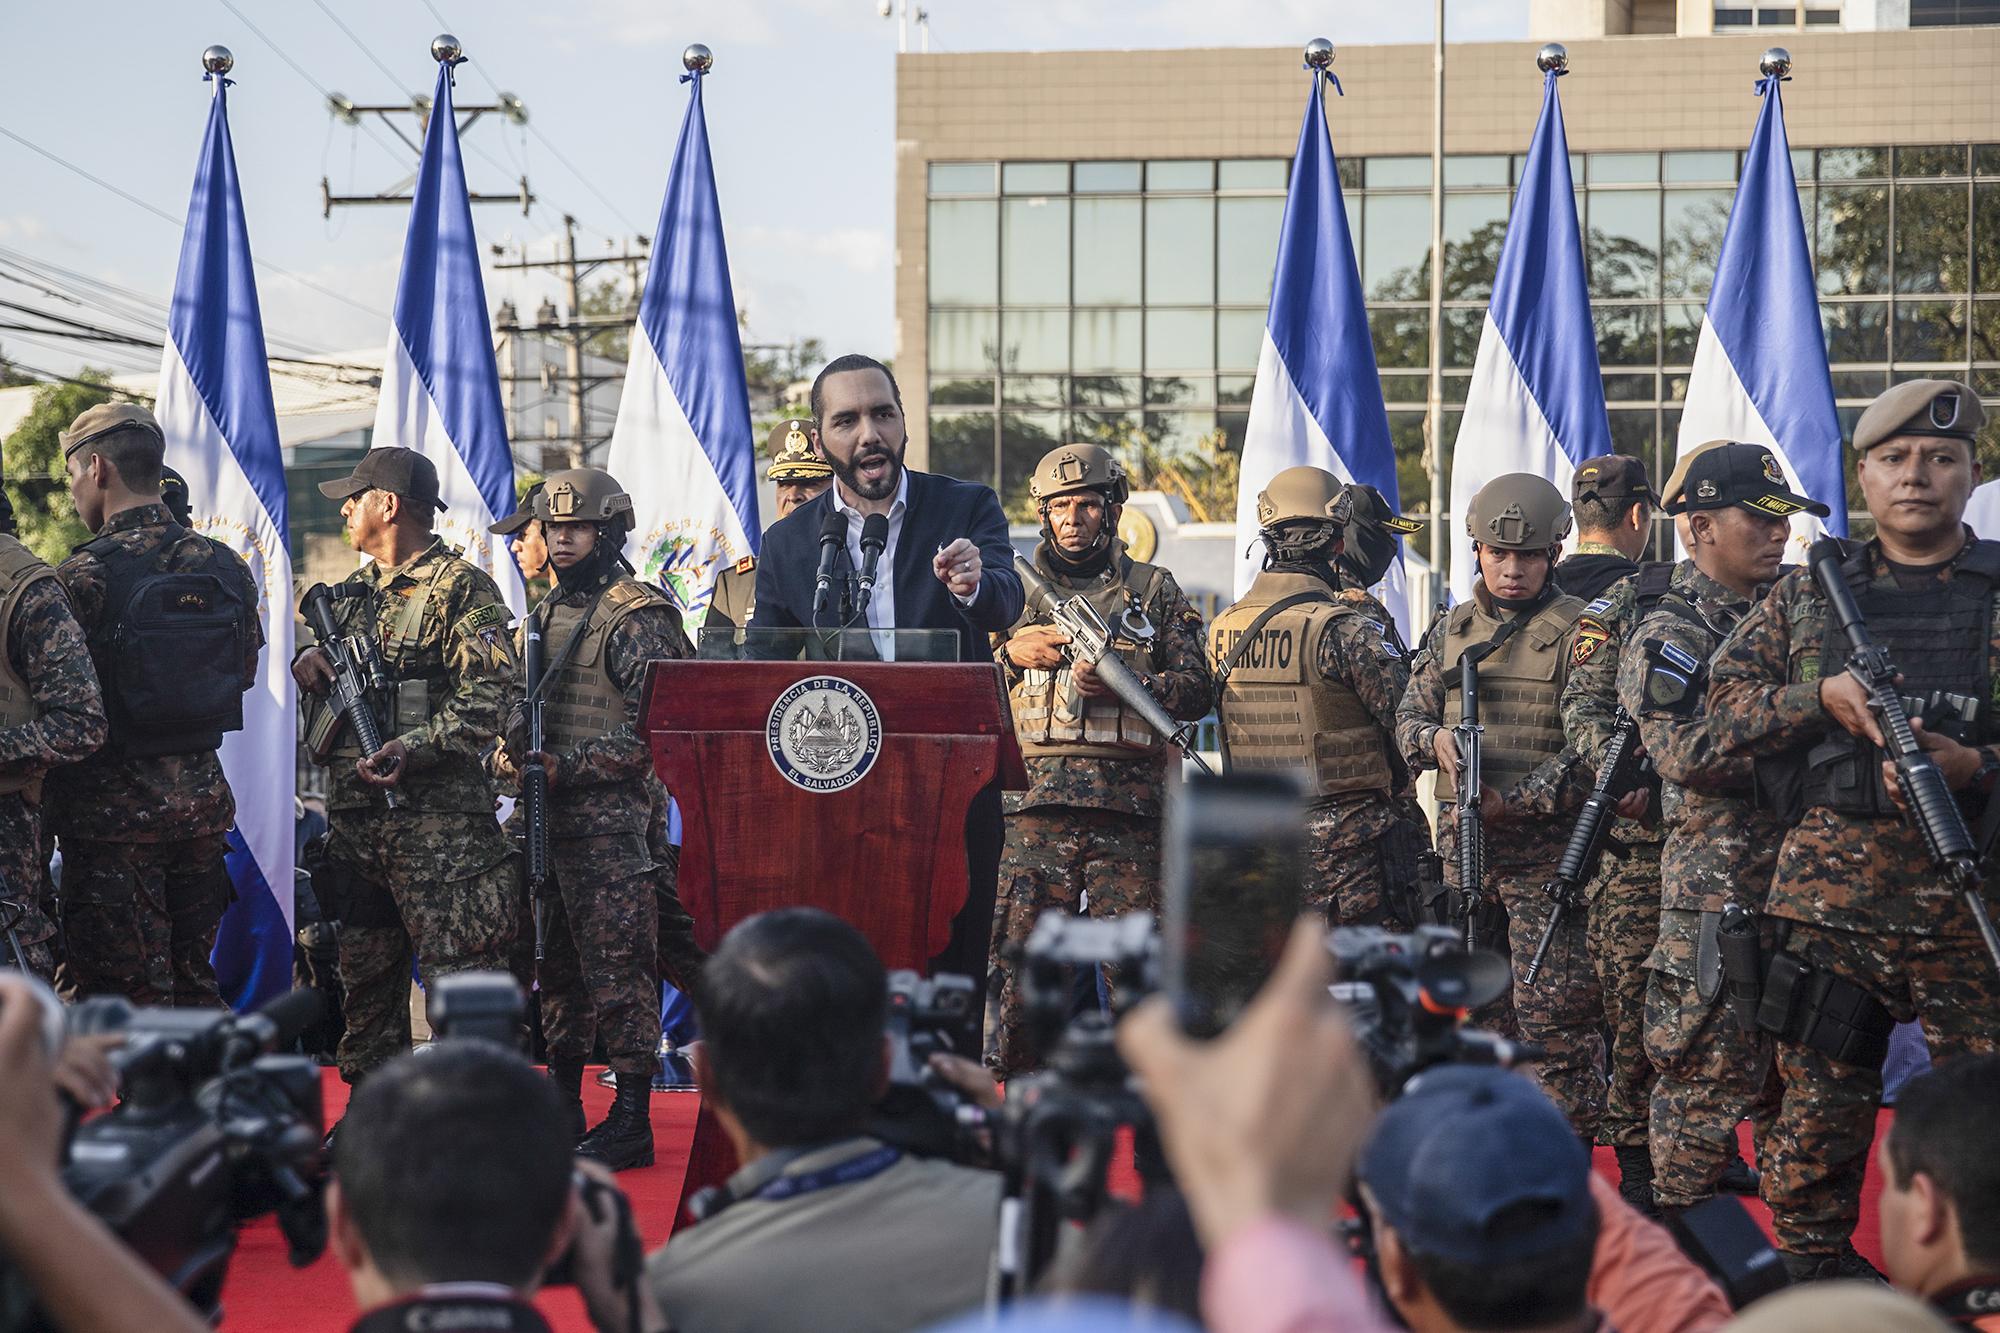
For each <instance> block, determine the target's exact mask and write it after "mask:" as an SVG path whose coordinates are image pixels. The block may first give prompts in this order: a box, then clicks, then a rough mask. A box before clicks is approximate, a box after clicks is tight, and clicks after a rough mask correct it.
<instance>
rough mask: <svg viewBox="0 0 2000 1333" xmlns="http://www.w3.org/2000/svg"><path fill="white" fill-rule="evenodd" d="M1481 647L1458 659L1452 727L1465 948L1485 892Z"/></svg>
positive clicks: (1473, 942) (1473, 945) (1471, 942)
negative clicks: (1454, 723) (1455, 722)
mask: <svg viewBox="0 0 2000 1333" xmlns="http://www.w3.org/2000/svg"><path fill="white" fill-rule="evenodd" d="M1485 655H1486V653H1485V652H1483V651H1481V650H1480V648H1477V647H1475V648H1468V649H1467V650H1466V651H1465V653H1464V655H1462V656H1461V657H1460V658H1459V659H1458V680H1459V696H1458V697H1459V712H1458V725H1457V726H1455V727H1453V728H1452V729H1451V735H1452V740H1453V741H1454V742H1455V743H1456V744H1457V746H1458V790H1457V792H1456V793H1455V795H1454V798H1453V799H1454V800H1455V801H1456V803H1457V806H1458V808H1457V810H1456V811H1455V812H1454V813H1455V815H1456V817H1457V822H1458V892H1459V906H1460V909H1461V910H1462V911H1464V913H1465V948H1466V951H1467V952H1468V953H1469V952H1471V951H1472V950H1474V949H1477V948H1478V947H1479V909H1480V904H1481V901H1482V899H1483V898H1484V897H1485V894H1486V820H1485V818H1484V816H1482V815H1481V814H1480V812H1479V794H1480V792H1481V791H1483V790H1484V789H1485V778H1484V777H1483V776H1482V775H1481V773H1480V760H1479V738H1480V737H1481V736H1482V735H1483V734H1485V731H1486V728H1485V727H1483V726H1481V725H1480V724H1479V659H1480V658H1482V657H1484V656H1485Z"/></svg>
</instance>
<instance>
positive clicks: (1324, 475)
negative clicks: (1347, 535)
mask: <svg viewBox="0 0 2000 1333" xmlns="http://www.w3.org/2000/svg"><path fill="white" fill-rule="evenodd" d="M1353 516H1354V498H1353V497H1352V496H1350V495H1349V494H1348V493H1347V487H1346V486H1345V485H1343V484H1342V483H1341V480H1340V478H1339V477H1336V476H1334V475H1333V474H1332V473H1331V472H1328V471H1327V470H1326V469H1325V468H1323V467H1288V468H1286V469H1285V470H1284V471H1283V472H1280V473H1279V474H1278V475H1277V476H1275V477H1272V478H1271V480H1270V481H1269V482H1267V483H1266V484H1265V486H1264V489H1263V490H1261V491H1259V492H1257V526H1258V527H1260V528H1275V527H1277V526H1278V525H1279V524H1280V523H1331V524H1333V525H1334V526H1335V527H1340V528H1345V527H1346V526H1347V524H1348V521H1349V520H1350V519H1351V518H1353Z"/></svg>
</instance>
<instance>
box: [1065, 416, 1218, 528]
mask: <svg viewBox="0 0 2000 1333" xmlns="http://www.w3.org/2000/svg"><path fill="white" fill-rule="evenodd" d="M1091 443H1093V444H1101V445H1103V446H1104V447H1105V448H1107V449H1109V450H1111V452H1112V453H1113V454H1115V455H1116V456H1117V458H1118V461H1119V462H1121V463H1123V464H1124V465H1125V472H1126V476H1127V477H1128V478H1129V480H1130V482H1131V486H1132V489H1133V490H1135V491H1161V492H1164V493H1165V494H1167V495H1175V496H1179V497H1180V499H1181V502H1182V503H1183V504H1185V505H1186V506H1187V507H1188V517H1190V518H1191V519H1193V520H1194V521H1195V522H1197V523H1229V522H1233V521H1234V520H1235V518H1236V478H1237V470H1238V464H1240V463H1241V462H1242V458H1241V456H1240V455H1238V454H1237V452H1236V451H1235V450H1234V449H1232V448H1230V446H1229V437H1228V435H1227V434H1225V433H1224V432H1222V431H1219V430H1215V431H1210V432H1209V433H1208V434H1206V435H1203V436H1202V437H1201V438H1200V439H1198V440H1196V441H1195V442H1194V447H1193V448H1191V449H1177V450H1170V449H1167V448H1166V447H1164V446H1163V445H1161V444H1160V442H1159V441H1158V440H1155V439H1154V438H1153V437H1152V436H1151V435H1148V434H1147V433H1146V431H1145V430H1144V429H1142V428H1141V427H1139V426H1138V425H1136V424H1134V423H1133V422H1131V421H1117V422H1113V423H1108V424H1104V425H1100V426H1099V427H1098V428H1097V429H1096V430H1095V431H1094V432H1093V433H1092V439H1091Z"/></svg>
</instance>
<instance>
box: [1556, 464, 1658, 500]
mask: <svg viewBox="0 0 2000 1333" xmlns="http://www.w3.org/2000/svg"><path fill="white" fill-rule="evenodd" d="M1569 498H1570V499H1571V501H1578V500H1624V501H1626V502H1628V503H1629V502H1631V501H1633V500H1640V499H1643V500H1647V501H1650V502H1651V503H1653V504H1658V503H1659V502H1660V497H1659V496H1658V495H1657V494H1656V493H1654V490H1653V479H1652V478H1651V477H1650V476H1648V475H1647V474H1646V465H1645V463H1644V462H1642V461H1640V460H1639V459H1637V458H1634V457H1632V455H1630V454H1600V455H1599V456H1598V457H1596V458H1587V459H1585V460H1584V461H1583V462H1582V463H1581V464H1580V465H1578V467H1577V469H1576V475H1575V476H1574V477H1572V478H1571V479H1570V487H1569Z"/></svg>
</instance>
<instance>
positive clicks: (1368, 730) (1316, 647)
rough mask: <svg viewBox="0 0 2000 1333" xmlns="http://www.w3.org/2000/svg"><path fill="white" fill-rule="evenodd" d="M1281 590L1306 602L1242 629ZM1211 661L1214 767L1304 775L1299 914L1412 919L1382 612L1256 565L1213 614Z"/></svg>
mask: <svg viewBox="0 0 2000 1333" xmlns="http://www.w3.org/2000/svg"><path fill="white" fill-rule="evenodd" d="M1292 597H1300V598H1304V599H1305V600H1303V601H1299V602H1295V603H1293V604H1292V605H1291V606H1288V607H1285V608H1283V609H1281V610H1279V611H1278V612H1277V614H1275V615H1271V616H1269V617H1268V618H1266V619H1264V622H1263V624H1262V625H1261V626H1258V627H1257V631H1256V637H1255V638H1254V639H1246V638H1245V636H1246V635H1248V634H1249V632H1250V629H1251V627H1252V626H1253V625H1254V624H1256V622H1257V621H1258V619H1259V618H1260V617H1263V616H1264V615H1265V612H1266V611H1267V609H1268V608H1270V607H1272V606H1274V605H1276V604H1277V603H1279V602H1280V601H1283V600H1285V599H1287V598H1292ZM1209 656H1210V659H1211V661H1213V662H1214V664H1215V667H1216V673H1217V678H1218V685H1219V693H1220V698H1219V700H1218V704H1217V711H1218V716H1219V719H1220V722H1221V726H1222V758H1223V765H1224V767H1225V768H1226V769H1229V770H1231V771H1250V770H1257V769H1283V770H1286V771H1292V772H1297V773H1300V774H1301V775H1302V776H1303V777H1304V778H1305V779H1306V782H1307V786H1308V789H1309V791H1310V793H1311V795H1310V804H1309V806H1308V807H1307V811H1306V842H1305V851H1306V865H1305V882H1304V885H1303V889H1304V893H1303V895H1302V898H1301V901H1300V903H1299V907H1300V908H1301V910H1303V909H1304V908H1307V907H1313V908H1317V909H1318V910H1320V911H1321V912H1323V913H1325V914H1326V919H1327V924H1328V925H1330V926H1364V925H1365V926H1381V925H1390V924H1401V925H1404V926H1407V925H1410V924H1413V922H1412V920H1411V918H1412V916H1413V915H1414V912H1415V901H1414V894H1413V893H1411V889H1412V887H1413V884H1414V881H1415V878H1416V871H1415V859H1416V856H1417V855H1418V854H1419V853H1420V852H1421V850H1422V843H1423V842H1424V841H1427V839H1425V838H1423V836H1422V834H1420V833H1419V832H1418V829H1417V828H1415V827H1413V826H1412V825H1411V824H1410V823H1409V819H1408V814H1407V809H1406V807H1405V806H1403V805H1401V804H1399V803H1398V801H1397V794H1398V793H1399V792H1400V791H1403V790H1405V789H1407V788H1408V786H1409V772H1408V770H1407V769H1406V768H1405V767H1404V766H1403V763H1402V760H1401V757H1400V756H1398V755H1397V754H1396V751H1395V747H1394V745H1393V744H1392V742H1391V740H1390V735H1391V733H1392V732H1393V731H1394V729H1395V725H1396V704H1397V701H1398V700H1400V699H1401V698H1402V697H1403V689H1404V687H1405V686H1406V685H1407V684H1408V683H1409V678H1410V664H1409V657H1408V654H1407V653H1406V652H1405V651H1404V650H1403V646H1402V640H1401V638H1400V637H1399V636H1398V634H1397V632H1396V622H1395V621H1394V620H1393V619H1392V618H1391V617H1390V615H1389V613H1388V611H1387V610H1386V609H1384V607H1383V606H1382V604H1381V603H1380V602H1378V601H1376V600H1375V599H1374V598H1373V597H1370V596H1369V595H1368V594H1367V593H1366V592H1363V591H1361V590H1360V589H1346V590H1343V591H1336V590H1334V589H1333V588H1331V587H1329V586H1327V584H1326V583H1325V582H1324V581H1322V580H1321V579H1320V578H1318V577H1317V576H1315V575H1313V574H1309V573H1304V572H1297V571H1296V567H1287V568H1284V569H1275V568H1274V569H1266V570H1264V571H1263V572H1262V573H1260V574H1259V575H1258V576H1257V578H1256V580H1255V581H1254V582H1253V583H1252V584H1251V585H1250V588H1249V589H1248V591H1247V592H1246V593H1245V594H1244V596H1243V598H1242V600H1240V601H1238V602H1237V603H1235V604H1234V605H1232V606H1231V607H1229V609H1228V610H1226V611H1224V612H1222V613H1221V614H1220V615H1218V616H1217V617H1216V618H1215V624H1214V625H1213V626H1212V627H1211V628H1210V631H1209ZM1308 658H1310V661H1308ZM1225 664H1229V670H1228V671H1227V679H1226V680H1225V679H1223V676H1224V674H1225V673H1224V667H1225ZM1426 832H1427V830H1426Z"/></svg>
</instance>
